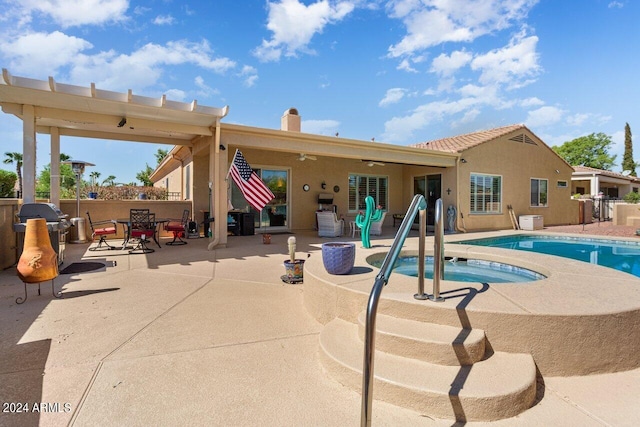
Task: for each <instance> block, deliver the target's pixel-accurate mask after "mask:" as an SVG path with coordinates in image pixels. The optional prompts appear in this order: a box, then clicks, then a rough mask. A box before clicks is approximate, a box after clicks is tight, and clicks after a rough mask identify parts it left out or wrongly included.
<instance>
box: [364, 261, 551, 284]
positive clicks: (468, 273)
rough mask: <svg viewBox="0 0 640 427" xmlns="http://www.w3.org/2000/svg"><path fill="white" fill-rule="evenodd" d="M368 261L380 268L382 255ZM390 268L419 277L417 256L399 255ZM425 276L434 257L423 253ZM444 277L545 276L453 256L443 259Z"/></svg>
mask: <svg viewBox="0 0 640 427" xmlns="http://www.w3.org/2000/svg"><path fill="white" fill-rule="evenodd" d="M367 262H368V263H369V264H371V265H372V266H374V267H378V268H380V266H381V265H382V258H380V257H375V256H373V257H369V258H368V259H367ZM393 272H394V273H398V274H404V275H406V276H412V277H418V257H417V256H407V255H405V256H400V257H399V258H398V260H397V261H396V263H395V265H394V267H393ZM424 276H425V278H427V279H432V278H433V257H425V269H424ZM443 279H444V280H452V281H457V282H471V283H526V282H533V281H536V280H542V279H546V276H544V275H543V274H540V273H537V272H535V271H532V270H529V269H526V268H522V267H517V266H515V265H511V264H504V263H501V262H497V261H486V260H481V259H466V258H456V257H454V258H448V259H447V260H446V261H445V263H444V277H443Z"/></svg>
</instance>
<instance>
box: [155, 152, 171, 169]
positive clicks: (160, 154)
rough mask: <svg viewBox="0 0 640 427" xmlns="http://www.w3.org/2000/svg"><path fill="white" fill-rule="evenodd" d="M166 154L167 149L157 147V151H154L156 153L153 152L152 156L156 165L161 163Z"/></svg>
mask: <svg viewBox="0 0 640 427" xmlns="http://www.w3.org/2000/svg"><path fill="white" fill-rule="evenodd" d="M167 154H169V152H168V151H167V150H163V149H161V148H158V151H156V153H155V154H154V156H156V160H157V161H158V165H159V164H160V163H162V161H163V160H164V158H165V157H167Z"/></svg>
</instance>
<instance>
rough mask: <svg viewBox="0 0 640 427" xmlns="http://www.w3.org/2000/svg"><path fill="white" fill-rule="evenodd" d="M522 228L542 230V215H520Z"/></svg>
mask: <svg viewBox="0 0 640 427" xmlns="http://www.w3.org/2000/svg"><path fill="white" fill-rule="evenodd" d="M518 220H519V222H520V229H522V230H529V231H533V230H542V229H543V228H544V224H543V219H542V215H520V217H519V218H518Z"/></svg>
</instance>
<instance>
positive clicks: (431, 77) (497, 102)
mask: <svg viewBox="0 0 640 427" xmlns="http://www.w3.org/2000/svg"><path fill="white" fill-rule="evenodd" d="M638 24H640V5H639V2H637V1H631V0H617V1H615V0H614V1H611V0H563V1H557V0H466V1H464V0H384V1H383V0H378V1H360V0H325V1H310V0H307V1H301V0H277V1H264V0H246V1H237V0H217V1H211V2H203V1H198V2H189V1H186V2H182V1H171V0H160V1H128V0H15V1H7V0H1V1H0V65H1V66H2V67H4V68H7V69H9V71H10V72H11V73H12V74H14V75H17V76H23V77H31V78H36V79H43V80H46V79H47V78H48V77H49V76H53V77H54V78H55V79H56V81H58V82H62V83H70V84H76V85H80V86H89V85H90V84H91V83H92V82H94V83H95V84H96V87H98V88H100V89H107V90H115V91H121V92H126V91H127V90H128V89H132V90H133V92H134V93H135V94H139V95H145V96H152V97H159V96H161V95H162V94H166V95H167V98H168V99H171V100H177V101H185V102H190V101H192V100H194V99H196V100H197V101H198V103H199V104H202V105H208V106H213V107H222V106H224V105H229V107H230V110H229V114H228V116H227V117H226V118H225V119H224V120H223V121H224V122H227V123H238V124H243V125H249V126H258V127H265V128H275V129H277V128H279V126H280V117H281V115H282V113H283V112H284V111H285V110H286V109H288V108H290V107H295V108H297V109H298V111H299V112H300V115H301V116H302V120H303V121H302V131H303V132H310V133H318V134H323V135H334V134H335V133H337V132H338V133H339V135H340V136H342V137H346V138H354V139H361V140H370V139H371V138H375V140H376V141H380V142H387V143H392V144H399V145H407V144H412V143H416V142H422V141H428V140H432V139H437V138H442V137H446V136H453V135H458V134H462V133H467V132H473V131H476V130H481V129H488V128H492V127H497V126H503V125H509V124H514V123H524V124H526V125H527V126H528V127H529V128H530V129H531V130H532V131H533V132H534V133H535V134H536V135H538V136H539V137H540V138H542V139H543V140H544V141H545V142H546V143H547V144H549V145H551V146H553V145H560V144H562V143H563V142H565V141H568V140H571V139H574V138H576V137H579V136H583V135H587V134H590V133H592V132H604V133H606V134H607V135H610V136H611V137H612V138H613V141H614V143H615V144H614V147H613V150H612V153H613V154H617V155H618V159H617V162H618V165H619V164H620V162H621V161H622V153H623V150H624V148H623V141H624V125H625V122H628V123H629V124H630V126H631V130H632V132H634V131H636V132H637V133H638V135H640V120H638V119H639V117H638V116H639V109H638V106H637V105H638V100H640V85H639V84H638V77H637V76H638V72H639V71H640V57H639V56H638V47H639V46H640V43H639V42H640V32H639V31H637V26H638ZM21 129H22V127H21V122H20V121H19V120H18V119H16V118H15V117H13V116H9V115H6V114H2V115H0V150H1V152H2V153H4V152H5V151H21V150H22V133H21V132H22V131H21ZM636 139H637V138H636ZM38 143H39V145H38V147H39V150H38V169H39V170H40V169H41V166H42V165H44V164H47V163H48V162H49V159H48V156H49V139H48V136H46V135H40V136H39V137H38ZM635 145H636V146H635V147H634V150H635V158H636V159H640V147H638V146H637V144H635ZM158 148H164V149H169V148H170V147H168V146H160V145H154V144H134V143H125V142H116V141H89V140H84V139H78V138H70V137H63V138H62V141H61V151H62V152H64V153H66V154H69V155H71V156H72V157H73V158H76V159H81V160H86V161H89V162H92V163H95V164H96V166H95V167H94V168H90V169H88V171H98V172H100V173H101V177H106V176H108V175H115V176H116V181H117V182H125V183H128V182H131V181H135V175H136V173H137V172H139V171H140V170H142V169H144V167H145V163H148V164H149V165H151V166H155V157H154V156H153V154H154V153H155V152H156V150H157V149H158ZM125 159H126V160H125ZM248 161H249V162H250V163H251V159H248ZM2 167H3V168H5V169H11V167H9V166H8V165H2ZM614 170H620V167H619V166H617V167H615V168H614Z"/></svg>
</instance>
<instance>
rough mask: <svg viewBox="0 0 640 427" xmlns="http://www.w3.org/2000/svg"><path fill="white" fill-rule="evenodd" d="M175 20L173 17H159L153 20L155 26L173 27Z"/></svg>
mask: <svg viewBox="0 0 640 427" xmlns="http://www.w3.org/2000/svg"><path fill="white" fill-rule="evenodd" d="M174 22H175V19H174V18H173V16H171V15H158V16H156V17H155V19H154V20H153V23H154V24H155V25H172V24H173V23H174Z"/></svg>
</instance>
